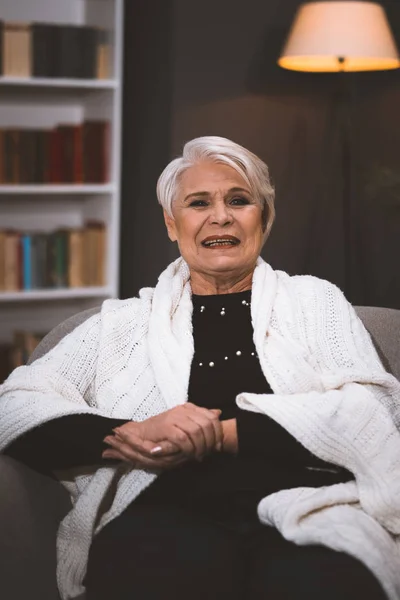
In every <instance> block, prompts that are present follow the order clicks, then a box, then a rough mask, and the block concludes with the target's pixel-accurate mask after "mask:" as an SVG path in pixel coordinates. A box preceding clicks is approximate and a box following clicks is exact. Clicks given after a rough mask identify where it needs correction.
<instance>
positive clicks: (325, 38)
mask: <svg viewBox="0 0 400 600" xmlns="http://www.w3.org/2000/svg"><path fill="white" fill-rule="evenodd" d="M278 64H279V65H280V66H281V67H283V68H284V69H292V70H294V71H320V72H321V71H381V70H385V69H397V68H399V67H400V59H399V54H398V51H397V48H396V43H395V40H394V37H393V34H392V32H391V29H390V25H389V22H388V19H387V17H386V13H385V11H384V9H383V8H382V6H380V5H379V4H376V3H375V2H351V1H350V2H343V1H342V2H330V1H325V2H308V3H307V4H303V5H301V6H300V8H299V9H298V11H297V14H296V17H295V20H294V22H293V25H292V28H291V31H290V33H289V37H288V39H287V41H286V46H285V48H284V50H283V52H282V55H281V57H280V58H279V60H278Z"/></svg>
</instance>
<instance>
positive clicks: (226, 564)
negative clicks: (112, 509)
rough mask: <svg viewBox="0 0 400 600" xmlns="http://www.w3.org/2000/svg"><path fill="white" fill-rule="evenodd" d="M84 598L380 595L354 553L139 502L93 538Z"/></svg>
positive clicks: (343, 598)
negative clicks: (235, 528)
mask: <svg viewBox="0 0 400 600" xmlns="http://www.w3.org/2000/svg"><path fill="white" fill-rule="evenodd" d="M85 583H86V586H87V600H103V599H104V600H106V599H107V600H109V598H112V597H114V598H118V600H134V599H135V598H140V600H158V598H159V597H160V595H161V594H162V595H163V596H164V597H171V598H174V599H175V600H181V599H182V600H183V599H185V600H187V598H190V599H191V600H200V599H205V598H207V600H214V599H215V600H217V599H218V600H224V599H225V598H226V599H227V600H228V599H229V600H250V599H251V600H267V599H270V598H271V599H273V600H283V599H284V600H300V599H301V600H303V598H307V600H314V598H315V599H317V598H318V600H319V599H320V598H321V597H324V600H339V599H340V600H347V599H349V600H350V599H353V598H355V597H357V598H358V597H359V598H363V600H384V599H385V598H386V596H385V595H384V593H383V592H382V590H381V587H380V585H379V583H378V582H377V580H376V579H375V577H374V576H373V575H372V574H371V573H370V572H369V571H368V569H366V567H364V566H363V565H362V564H361V563H360V562H359V561H358V560H356V559H354V558H353V557H350V556H348V555H347V554H344V553H340V552H335V551H333V550H330V549H328V548H325V547H322V546H296V545H295V544H292V543H290V542H287V541H286V540H284V539H283V538H282V537H281V536H280V534H279V533H278V532H277V531H276V530H274V529H271V528H269V527H265V526H262V525H260V527H259V529H257V531H254V530H253V531H252V532H249V531H247V532H246V531H240V532H239V531H237V532H235V531H232V530H229V529H227V528H225V527H224V526H222V525H220V524H218V523H214V522H212V521H211V520H209V519H207V518H204V517H202V516H199V515H196V514H195V513H194V512H191V511H189V510H183V509H180V508H177V507H171V506H154V505H153V506H146V505H140V504H139V505H138V506H137V507H134V508H133V509H132V508H130V509H129V511H126V512H125V513H123V515H121V516H120V517H118V518H117V519H115V520H114V521H112V522H111V523H110V524H109V525H108V526H107V527H105V529H104V530H103V531H102V532H100V534H99V535H98V536H97V538H96V539H95V541H94V543H93V545H92V548H91V552H90V557H89V567H88V574H87V579H86V581H85Z"/></svg>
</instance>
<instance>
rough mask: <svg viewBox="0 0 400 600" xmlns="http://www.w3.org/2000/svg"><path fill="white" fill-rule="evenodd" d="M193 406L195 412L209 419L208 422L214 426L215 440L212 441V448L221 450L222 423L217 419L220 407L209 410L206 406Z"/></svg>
mask: <svg viewBox="0 0 400 600" xmlns="http://www.w3.org/2000/svg"><path fill="white" fill-rule="evenodd" d="M195 408H196V413H197V414H198V415H202V416H203V417H204V418H205V419H207V420H208V421H210V423H211V424H212V426H213V428H214V437H215V442H214V447H213V448H212V449H214V448H215V449H217V450H221V448H222V439H223V429H222V423H221V421H220V420H219V417H220V415H221V413H222V411H221V410H220V409H211V410H209V409H208V408H204V407H202V406H196V407H195Z"/></svg>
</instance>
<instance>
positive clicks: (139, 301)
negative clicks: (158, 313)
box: [98, 288, 154, 324]
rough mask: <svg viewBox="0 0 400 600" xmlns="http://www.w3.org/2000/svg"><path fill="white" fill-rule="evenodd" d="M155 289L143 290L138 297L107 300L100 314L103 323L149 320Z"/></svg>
mask: <svg viewBox="0 0 400 600" xmlns="http://www.w3.org/2000/svg"><path fill="white" fill-rule="evenodd" d="M153 293H154V289H153V288H143V289H141V290H140V292H139V295H138V296H134V297H132V298H125V299H119V298H110V299H108V300H105V301H104V302H103V303H102V305H101V307H100V311H99V313H98V318H99V319H100V320H101V322H102V323H103V324H104V323H107V322H112V323H113V324H115V323H118V322H125V323H126V322H127V321H128V322H129V321H132V320H137V319H147V318H148V315H149V313H150V308H151V302H152V298H153Z"/></svg>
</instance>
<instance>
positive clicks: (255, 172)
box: [157, 136, 275, 240]
mask: <svg viewBox="0 0 400 600" xmlns="http://www.w3.org/2000/svg"><path fill="white" fill-rule="evenodd" d="M203 161H213V162H217V163H223V164H225V165H228V166H229V167H232V168H233V169H235V171H237V172H238V173H239V175H241V177H243V179H244V181H245V182H246V183H247V185H248V186H249V187H250V190H251V192H252V194H253V195H254V197H255V198H256V199H257V200H258V201H259V202H260V203H261V205H262V207H263V230H264V240H266V239H267V237H268V235H269V232H270V231H271V227H272V224H273V222H274V219H275V206H274V200H275V191H274V188H273V186H272V184H271V181H270V178H269V171H268V167H267V165H266V164H265V163H264V162H263V161H262V160H261V159H260V158H258V156H256V155H255V154H253V153H252V152H250V151H249V150H246V148H243V146H240V145H239V144H235V142H232V141H231V140H228V139H226V138H222V137H217V136H205V137H199V138H195V139H194V140H191V141H190V142H187V143H186V144H185V146H184V148H183V153H182V156H180V157H179V158H175V159H174V160H172V161H171V162H170V163H169V164H168V165H167V166H166V167H165V169H164V171H163V172H162V173H161V175H160V177H159V179H158V182H157V198H158V202H159V203H160V204H161V206H162V207H163V208H164V209H165V211H166V212H167V214H168V215H169V216H170V217H172V218H174V217H173V214H172V204H173V202H174V200H175V198H176V196H177V193H178V187H179V179H180V177H181V175H182V173H184V171H186V169H189V168H190V167H192V166H194V165H195V164H197V163H199V162H203Z"/></svg>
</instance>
